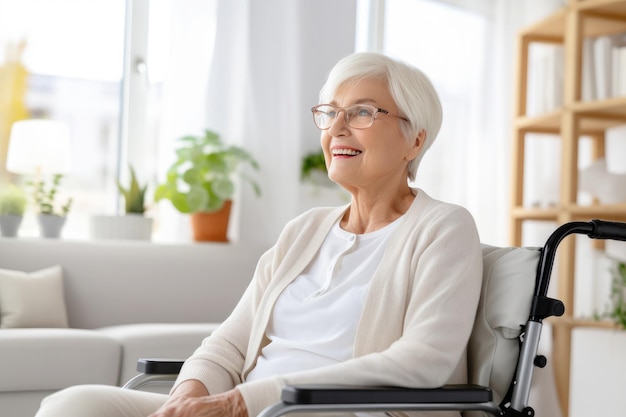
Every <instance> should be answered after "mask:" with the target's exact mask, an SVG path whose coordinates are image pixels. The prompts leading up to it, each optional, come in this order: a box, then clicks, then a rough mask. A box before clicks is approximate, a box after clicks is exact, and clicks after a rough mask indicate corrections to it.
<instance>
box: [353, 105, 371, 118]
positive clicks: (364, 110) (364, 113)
mask: <svg viewBox="0 0 626 417" xmlns="http://www.w3.org/2000/svg"><path fill="white" fill-rule="evenodd" d="M355 114H356V115H357V116H358V117H372V115H373V114H374V111H373V110H372V108H370V107H364V106H359V107H357V108H356V113H355Z"/></svg>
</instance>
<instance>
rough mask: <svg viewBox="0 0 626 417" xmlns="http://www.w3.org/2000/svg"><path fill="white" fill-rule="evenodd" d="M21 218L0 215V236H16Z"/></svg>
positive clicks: (11, 215)
mask: <svg viewBox="0 0 626 417" xmlns="http://www.w3.org/2000/svg"><path fill="white" fill-rule="evenodd" d="M22 218H23V217H22V216H18V215H15V214H2V215H0V234H1V235H2V236H5V237H15V236H17V231H18V230H19V228H20V224H22Z"/></svg>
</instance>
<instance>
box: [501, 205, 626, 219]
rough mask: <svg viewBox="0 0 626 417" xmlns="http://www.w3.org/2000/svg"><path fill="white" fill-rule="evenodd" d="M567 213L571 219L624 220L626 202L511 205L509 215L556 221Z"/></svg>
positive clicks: (625, 217)
mask: <svg viewBox="0 0 626 417" xmlns="http://www.w3.org/2000/svg"><path fill="white" fill-rule="evenodd" d="M563 213H568V214H569V215H570V217H571V218H572V219H573V220H590V219H603V220H622V221H623V220H626V203H622V204H602V205H600V204H594V205H588V206H577V205H572V206H568V207H547V208H534V207H513V209H511V216H512V217H513V218H514V219H517V220H547V221H557V220H558V218H559V215H561V214H563Z"/></svg>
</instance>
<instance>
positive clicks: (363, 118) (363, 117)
mask: <svg viewBox="0 0 626 417" xmlns="http://www.w3.org/2000/svg"><path fill="white" fill-rule="evenodd" d="M346 115H347V117H348V125H350V127H354V128H356V129H364V128H366V127H370V126H371V125H372V123H374V116H375V115H376V108H375V107H372V106H367V105H359V106H352V107H348V108H347V109H346Z"/></svg>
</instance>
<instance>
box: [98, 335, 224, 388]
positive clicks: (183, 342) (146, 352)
mask: <svg viewBox="0 0 626 417" xmlns="http://www.w3.org/2000/svg"><path fill="white" fill-rule="evenodd" d="M217 326H218V324H216V323H206V324H199V323H193V324H171V323H167V324H152V323H150V324H129V325H122V326H110V327H104V328H101V329H98V332H100V333H102V334H104V335H106V336H107V337H110V338H112V339H115V340H117V341H118V343H119V344H120V345H121V346H122V351H123V357H122V367H121V372H120V379H119V381H118V384H119V385H124V383H126V382H127V381H128V380H129V379H131V378H132V377H134V376H135V375H137V374H138V372H137V360H138V359H139V358H169V359H187V358H188V357H189V356H191V354H192V353H193V352H194V351H195V350H196V348H198V346H200V344H201V343H202V340H203V339H204V338H205V337H207V336H209V335H210V334H211V333H212V332H213V330H215V329H216V328H217Z"/></svg>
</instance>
